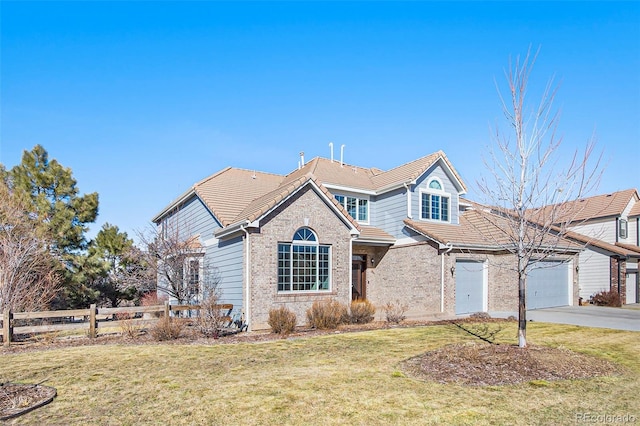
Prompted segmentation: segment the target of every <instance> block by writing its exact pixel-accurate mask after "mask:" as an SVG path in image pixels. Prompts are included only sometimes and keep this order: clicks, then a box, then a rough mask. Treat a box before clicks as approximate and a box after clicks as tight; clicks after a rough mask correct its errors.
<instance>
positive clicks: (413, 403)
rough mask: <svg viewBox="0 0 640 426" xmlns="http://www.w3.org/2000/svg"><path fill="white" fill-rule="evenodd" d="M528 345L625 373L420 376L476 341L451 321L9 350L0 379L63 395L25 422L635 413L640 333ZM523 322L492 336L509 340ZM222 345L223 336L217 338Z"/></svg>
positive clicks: (538, 418) (566, 335) (589, 333)
mask: <svg viewBox="0 0 640 426" xmlns="http://www.w3.org/2000/svg"><path fill="white" fill-rule="evenodd" d="M528 330H529V332H528V336H529V340H530V342H532V343H534V344H536V345H539V346H549V347H553V348H566V349H571V350H574V351H581V352H584V353H587V354H590V355H594V356H597V357H600V358H604V359H607V360H609V361H613V362H617V363H619V364H621V365H622V366H624V367H626V368H625V369H624V373H623V374H622V375H621V376H613V377H598V378H593V379H582V380H563V381H553V382H545V381H532V382H526V383H522V384H518V385H508V386H484V387H477V386H476V387H474V386H464V385H460V384H439V383H436V382H431V381H422V380H416V379H412V378H409V377H407V376H406V375H405V374H404V373H403V372H402V368H401V366H402V362H403V361H405V360H407V359H409V358H412V357H415V356H418V355H420V354H423V353H425V352H428V351H433V350H436V349H438V348H442V347H444V346H446V345H449V344H456V343H465V342H472V341H476V340H477V338H474V337H472V336H470V335H469V334H468V333H465V332H464V331H462V330H460V329H458V328H457V327H455V326H453V325H438V326H429V327H414V328H394V329H386V330H376V331H367V332H359V333H347V334H332V333H330V334H327V335H324V336H319V337H311V338H295V339H286V340H285V339H281V340H275V341H270V342H262V343H238V344H233V345H221V344H212V345H182V344H180V345H177V344H157V345H102V346H83V347H71V348H62V349H54V350H43V351H30V352H25V353H15V354H12V353H5V354H4V355H2V363H0V381H12V382H20V381H23V382H32V383H33V382H39V381H42V380H45V379H48V381H47V384H48V385H51V386H54V387H56V388H57V390H58V397H57V399H56V400H55V401H54V402H53V403H51V404H49V405H47V406H45V407H43V408H40V409H38V410H36V411H33V412H31V413H29V414H26V415H25V416H23V417H20V418H19V419H18V420H19V422H20V424H48V425H51V424H52V425H56V424H65V425H67V424H89V423H92V424H158V423H166V424H213V425H217V424H220V425H223V424H224V425H227V424H245V425H258V424H260V425H263V424H278V425H280V424H284V425H298V424H310V425H315V424H322V425H333V424H336V425H337V424H340V425H342V424H367V425H383V424H384V425H387V424H402V425H405V424H406V425H411V424H419V425H423V424H435V423H441V424H470V423H473V424H574V423H575V420H576V414H578V413H586V412H589V413H601V414H611V415H625V414H631V415H636V418H637V417H638V414H639V413H640V402H638V398H637V395H638V394H640V339H639V338H638V337H639V335H638V333H634V332H623V331H620V332H618V331H611V330H606V329H588V328H580V327H573V326H560V325H549V324H542V323H532V324H530V325H529V329H528ZM515 333H516V325H515V324H513V323H512V324H509V326H508V327H505V329H504V330H502V331H501V332H500V333H499V335H497V336H496V340H497V341H498V342H501V343H506V342H509V343H513V342H514V340H515ZM222 340H224V339H222Z"/></svg>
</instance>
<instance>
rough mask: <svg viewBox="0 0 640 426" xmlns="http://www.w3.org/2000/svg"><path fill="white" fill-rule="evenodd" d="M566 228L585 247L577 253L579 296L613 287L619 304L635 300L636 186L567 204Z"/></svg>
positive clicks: (639, 254)
mask: <svg viewBox="0 0 640 426" xmlns="http://www.w3.org/2000/svg"><path fill="white" fill-rule="evenodd" d="M567 207H568V208H567V210H569V211H571V212H573V213H572V217H571V223H570V224H569V229H571V230H572V231H575V232H576V233H578V234H579V235H573V237H575V239H576V240H578V241H580V242H581V243H584V244H585V246H586V250H585V251H584V252H583V253H582V254H581V255H580V264H579V275H580V297H581V298H583V299H585V300H588V299H589V298H590V297H591V296H593V295H594V294H595V293H598V292H600V291H606V290H613V291H616V292H618V293H619V294H620V296H621V299H622V303H638V302H640V300H639V296H640V291H639V286H640V282H639V277H638V259H639V258H640V247H639V246H640V226H639V222H640V196H639V195H638V191H637V190H636V189H627V190H624V191H619V192H614V193H612V194H603V195H597V196H594V197H589V198H583V199H579V200H577V201H574V202H572V203H570V205H569V206H567Z"/></svg>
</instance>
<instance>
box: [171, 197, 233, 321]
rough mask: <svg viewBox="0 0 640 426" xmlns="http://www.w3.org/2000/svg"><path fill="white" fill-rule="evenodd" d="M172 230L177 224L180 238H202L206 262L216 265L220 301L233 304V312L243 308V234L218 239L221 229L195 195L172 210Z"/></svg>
mask: <svg viewBox="0 0 640 426" xmlns="http://www.w3.org/2000/svg"><path fill="white" fill-rule="evenodd" d="M165 223H166V224H167V226H168V227H169V229H176V228H175V227H176V226H177V227H178V228H177V229H178V230H179V232H180V237H181V238H185V239H186V238H189V237H192V236H194V235H198V236H199V237H200V243H201V244H202V246H203V247H204V248H205V263H206V264H207V265H209V266H213V267H214V268H217V271H218V273H219V279H220V283H219V288H220V290H221V302H222V303H233V310H234V313H240V312H242V310H243V303H242V301H243V298H242V285H243V259H244V255H243V240H242V237H238V238H233V239H230V240H225V241H219V240H217V239H215V238H214V235H213V234H214V232H216V231H217V230H218V229H220V228H221V226H220V224H219V222H218V221H217V220H216V219H215V217H214V216H213V215H212V214H211V212H210V211H209V209H207V207H206V206H205V205H204V203H203V202H202V201H201V200H200V199H199V198H198V197H196V196H195V195H194V196H193V197H191V198H189V199H188V200H186V201H185V202H184V203H183V204H181V205H180V208H179V209H176V210H175V211H173V212H172V213H171V214H170V215H169V216H168V217H167V219H166V222H165Z"/></svg>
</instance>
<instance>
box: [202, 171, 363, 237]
mask: <svg viewBox="0 0 640 426" xmlns="http://www.w3.org/2000/svg"><path fill="white" fill-rule="evenodd" d="M306 185H311V187H312V188H313V189H314V191H315V192H316V194H318V196H319V197H320V198H321V199H322V200H324V201H325V203H326V204H327V205H328V206H329V208H330V209H332V210H333V212H334V213H336V215H337V216H338V217H339V218H340V219H341V220H342V222H343V223H344V224H345V225H346V226H347V227H348V228H349V229H350V232H351V234H354V233H356V234H360V231H358V229H357V228H356V226H354V225H353V223H352V222H351V221H350V220H349V218H350V216H348V215H347V216H345V215H344V214H342V212H341V211H340V210H339V209H338V207H337V206H336V205H335V204H334V203H333V200H332V199H330V198H328V197H327V196H326V195H325V193H324V192H323V191H322V190H321V189H320V187H318V185H317V184H316V183H315V182H314V181H313V180H311V179H309V180H307V181H306V182H305V183H304V184H302V185H300V186H299V187H298V188H297V189H296V190H295V191H293V192H291V194H289V195H288V196H287V197H285V198H283V199H282V200H280V201H279V202H277V203H276V204H275V205H274V206H273V207H271V208H270V209H269V210H267V211H266V212H264V213H263V214H262V215H261V216H260V217H259V218H257V219H256V220H254V221H253V222H249V221H248V220H246V219H245V220H242V221H240V222H236V223H232V224H231V225H229V226H227V227H225V228H222V229H220V230H218V231H216V232H214V235H215V236H216V237H218V238H223V237H227V236H229V235H232V234H235V233H236V232H238V231H240V230H241V229H242V228H246V227H248V228H258V227H259V226H260V221H261V220H262V218H264V217H266V216H268V215H269V214H270V213H271V212H272V211H273V210H275V209H277V208H278V207H279V206H281V205H282V204H283V203H285V202H286V201H287V200H289V199H290V198H291V197H293V196H295V195H296V194H297V193H298V192H299V191H300V190H301V189H302V188H304V187H305V186H306ZM331 197H333V194H331Z"/></svg>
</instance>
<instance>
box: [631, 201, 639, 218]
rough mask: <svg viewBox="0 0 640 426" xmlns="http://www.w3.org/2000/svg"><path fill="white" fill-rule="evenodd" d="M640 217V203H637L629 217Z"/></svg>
mask: <svg viewBox="0 0 640 426" xmlns="http://www.w3.org/2000/svg"><path fill="white" fill-rule="evenodd" d="M637 216H640V201H638V202H636V204H635V205H634V206H633V207H632V208H631V211H630V212H629V217H637Z"/></svg>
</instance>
